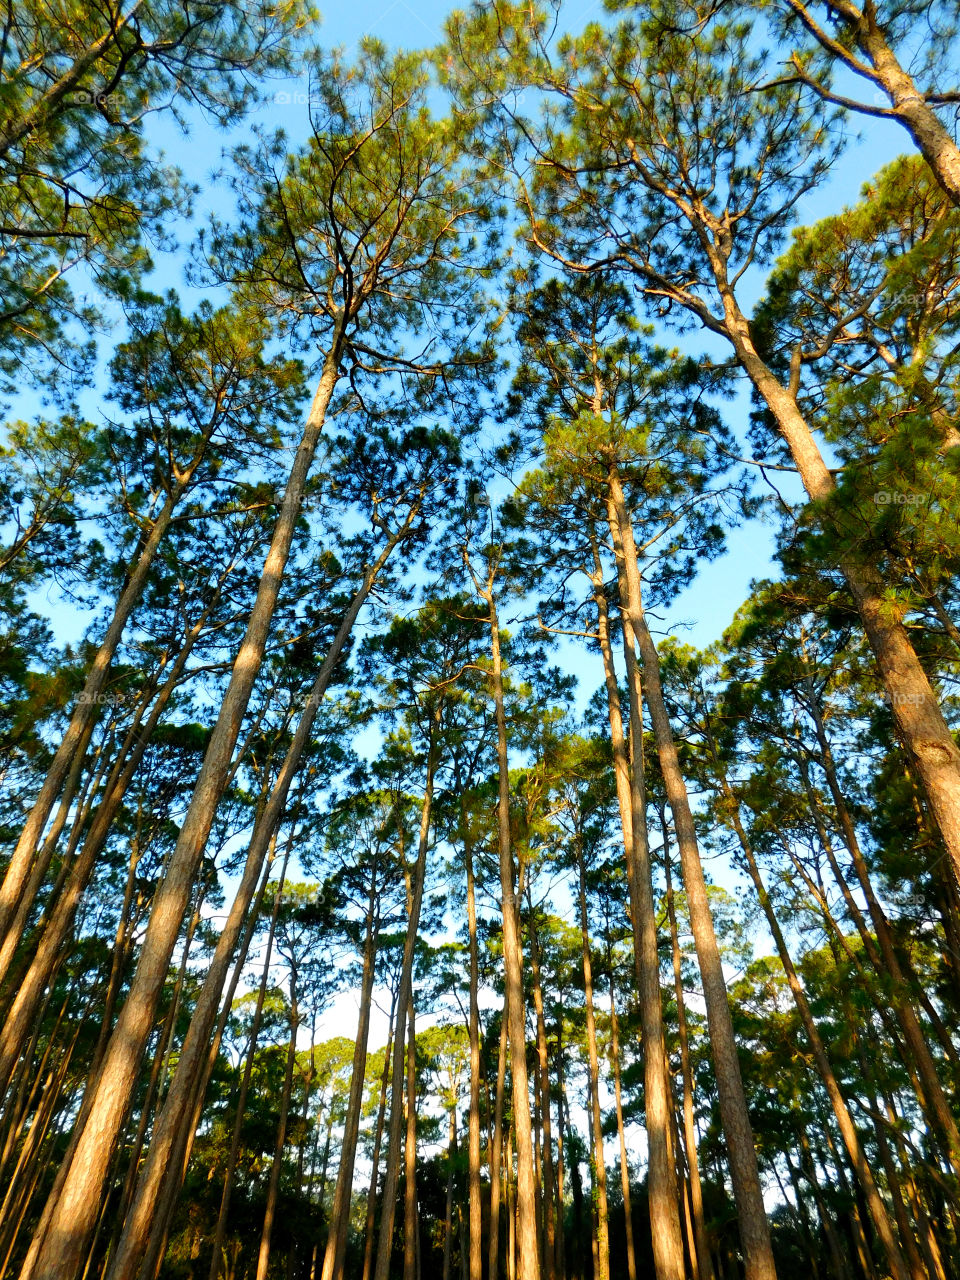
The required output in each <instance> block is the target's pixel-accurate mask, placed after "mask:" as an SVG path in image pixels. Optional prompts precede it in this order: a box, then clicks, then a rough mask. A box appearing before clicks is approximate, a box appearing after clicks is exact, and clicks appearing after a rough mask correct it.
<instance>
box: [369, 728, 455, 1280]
mask: <svg viewBox="0 0 960 1280" xmlns="http://www.w3.org/2000/svg"><path fill="white" fill-rule="evenodd" d="M438 732H439V723H438V719H437V714H436V713H434V715H433V718H432V719H431V722H430V741H429V745H428V748H427V776H426V780H425V784H424V794H423V809H422V811H421V815H420V841H419V846H418V849H417V861H416V864H415V866H414V870H413V893H412V897H411V905H410V911H409V914H408V918H407V932H406V937H405V938H404V943H403V963H402V966H401V970H400V983H399V987H398V991H397V1026H396V1030H395V1032H394V1041H393V1066H392V1073H391V1090H390V1131H389V1135H388V1139H387V1168H386V1175H385V1177H384V1183H383V1193H382V1196H381V1205H382V1208H381V1213H380V1239H379V1242H378V1245H377V1262H376V1267H375V1269H374V1280H387V1277H388V1275H389V1274H390V1255H391V1253H392V1252H393V1221H394V1216H395V1214H396V1209H397V1183H398V1181H399V1175H400V1136H401V1135H400V1126H401V1121H402V1120H403V1085H404V1057H405V1053H406V1040H407V1036H406V1030H407V1028H406V1019H407V1010H408V1009H409V1007H410V1002H411V999H412V996H413V958H414V951H415V947H416V940H417V930H418V929H419V927H420V908H421V905H422V903H423V889H424V882H425V881H426V874H427V850H428V848H429V843H430V816H431V811H432V805H433V779H434V770H435V769H436V753H437V734H438Z"/></svg>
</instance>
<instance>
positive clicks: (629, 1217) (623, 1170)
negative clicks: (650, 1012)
mask: <svg viewBox="0 0 960 1280" xmlns="http://www.w3.org/2000/svg"><path fill="white" fill-rule="evenodd" d="M608 968H609V977H610V1071H611V1074H612V1076H613V1100H614V1104H615V1106H616V1113H617V1140H618V1142H619V1144H620V1190H621V1192H622V1194H623V1222H624V1230H625V1232H626V1238H627V1280H637V1257H636V1250H635V1248H634V1242H633V1204H632V1197H631V1193H630V1161H629V1158H628V1156H627V1138H626V1133H625V1131H624V1125H623V1096H622V1090H621V1086H620V1027H619V1023H618V1019H617V1000H616V982H615V980H614V973H613V963H612V957H609V956H608ZM701 1280H702V1277H701Z"/></svg>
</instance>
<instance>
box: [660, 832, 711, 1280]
mask: <svg viewBox="0 0 960 1280" xmlns="http://www.w3.org/2000/svg"><path fill="white" fill-rule="evenodd" d="M663 867H664V874H665V876H666V889H667V917H668V919H669V921H670V949H671V953H672V956H673V989H674V994H675V997H676V1001H677V1029H678V1035H679V1039H680V1074H681V1078H682V1082H683V1146H684V1153H685V1155H686V1157H687V1170H688V1172H689V1175H690V1176H689V1182H690V1215H691V1217H692V1219H693V1238H694V1240H695V1242H696V1248H697V1274H698V1275H699V1277H700V1280H713V1264H712V1263H711V1261H710V1247H709V1245H708V1243H707V1230H706V1224H705V1220H704V1213H703V1185H702V1183H701V1181H700V1158H699V1156H698V1154H697V1126H696V1123H695V1121H694V1115H693V1071H692V1069H691V1065H690V1039H689V1035H688V1030H687V1011H686V1005H685V1001H684V996H683V972H682V968H681V956H680V939H679V937H678V936H677V913H676V909H675V905H674V901H673V880H672V877H671V874H670V845H669V843H668V841H667V829H666V823H664V828H663Z"/></svg>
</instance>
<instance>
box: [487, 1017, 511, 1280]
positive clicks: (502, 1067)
mask: <svg viewBox="0 0 960 1280" xmlns="http://www.w3.org/2000/svg"><path fill="white" fill-rule="evenodd" d="M506 1078H507V1019H506V1017H505V1016H504V1018H503V1020H502V1022H501V1024H500V1050H499V1052H498V1054H497V1091H496V1097H495V1101H494V1108H493V1134H492V1135H491V1138H490V1144H489V1147H488V1150H489V1152H490V1161H489V1167H490V1240H489V1275H490V1277H491V1280H497V1277H498V1276H499V1275H500V1180H501V1169H502V1165H503V1104H504V1094H505V1093H506Z"/></svg>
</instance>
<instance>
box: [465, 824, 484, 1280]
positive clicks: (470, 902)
mask: <svg viewBox="0 0 960 1280" xmlns="http://www.w3.org/2000/svg"><path fill="white" fill-rule="evenodd" d="M462 816H463V830H464V833H465V834H464V841H463V856H464V862H465V865H466V873H467V928H468V931H469V938H470V1013H469V1018H468V1024H467V1025H468V1034H469V1037H470V1105H469V1113H468V1117H467V1196H468V1209H469V1212H468V1222H469V1230H470V1246H469V1263H470V1265H469V1269H468V1276H469V1280H482V1276H483V1209H482V1202H481V1196H480V1003H479V993H480V957H479V947H478V944H477V902H476V884H475V881H474V874H473V847H472V844H471V842H470V839H469V836H468V835H466V830H467V825H466V817H465V815H462Z"/></svg>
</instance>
